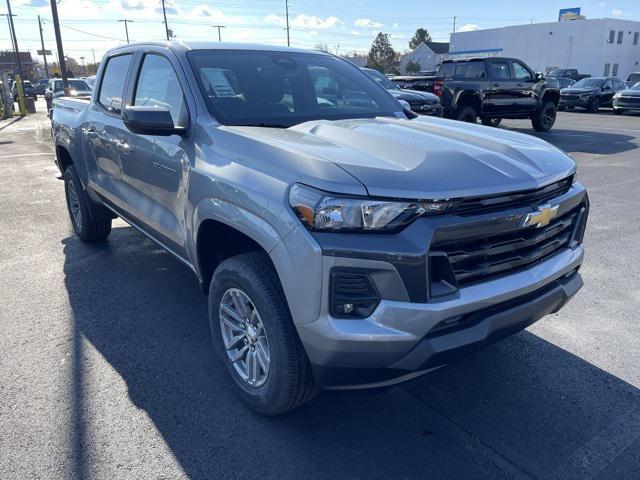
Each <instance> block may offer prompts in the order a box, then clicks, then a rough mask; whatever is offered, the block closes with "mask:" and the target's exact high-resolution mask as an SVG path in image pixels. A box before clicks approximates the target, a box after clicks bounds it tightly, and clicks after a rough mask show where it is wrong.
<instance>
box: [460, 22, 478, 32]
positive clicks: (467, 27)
mask: <svg viewBox="0 0 640 480" xmlns="http://www.w3.org/2000/svg"><path fill="white" fill-rule="evenodd" d="M474 30H480V25H476V24H475V23H466V24H464V25H463V26H462V27H460V29H459V30H456V31H457V32H473V31H474Z"/></svg>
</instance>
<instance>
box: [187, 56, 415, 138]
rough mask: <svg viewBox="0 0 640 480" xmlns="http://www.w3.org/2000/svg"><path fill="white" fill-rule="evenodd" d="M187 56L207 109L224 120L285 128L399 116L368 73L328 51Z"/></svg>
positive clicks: (392, 100)
mask: <svg viewBox="0 0 640 480" xmlns="http://www.w3.org/2000/svg"><path fill="white" fill-rule="evenodd" d="M188 57H189V60H190V63H191V65H192V68H193V70H194V73H195V75H196V78H197V80H198V83H199V87H200V91H201V92H202V96H203V97H204V99H205V101H206V103H207V106H208V108H209V110H210V111H211V114H212V115H213V116H214V117H215V118H216V119H217V120H218V121H219V122H220V123H222V124H225V125H257V126H273V127H290V126H292V125H296V124H298V123H302V122H306V121H309V120H320V119H327V120H339V119H345V118H373V117H376V116H394V117H397V116H398V115H402V114H401V110H402V109H401V107H400V105H399V104H398V102H397V101H396V100H395V99H394V98H393V97H392V96H391V95H389V94H388V93H387V92H385V91H384V90H383V89H381V88H380V87H379V86H377V85H376V84H375V82H373V81H372V80H371V78H370V77H369V76H368V75H366V74H364V73H363V72H361V71H360V69H359V68H357V67H356V66H354V65H352V64H351V63H349V62H348V61H346V60H342V59H339V58H336V57H333V56H330V55H324V54H317V53H298V52H269V51H244V50H195V51H192V52H189V53H188Z"/></svg>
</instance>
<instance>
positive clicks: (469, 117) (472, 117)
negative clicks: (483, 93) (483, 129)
mask: <svg viewBox="0 0 640 480" xmlns="http://www.w3.org/2000/svg"><path fill="white" fill-rule="evenodd" d="M456 120H460V121H461V122H467V123H478V112H477V111H476V109H475V108H473V107H472V106H469V105H467V106H464V107H460V108H459V109H458V111H457V113H456Z"/></svg>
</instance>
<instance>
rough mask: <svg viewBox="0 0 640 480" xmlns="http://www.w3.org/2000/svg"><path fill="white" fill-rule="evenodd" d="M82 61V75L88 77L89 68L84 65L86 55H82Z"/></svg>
mask: <svg viewBox="0 0 640 480" xmlns="http://www.w3.org/2000/svg"><path fill="white" fill-rule="evenodd" d="M80 61H81V62H82V76H83V77H86V76H87V69H86V67H85V66H84V57H80Z"/></svg>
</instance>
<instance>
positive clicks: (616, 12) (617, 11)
mask: <svg viewBox="0 0 640 480" xmlns="http://www.w3.org/2000/svg"><path fill="white" fill-rule="evenodd" d="M611 15H613V16H614V17H621V16H622V15H624V12H623V11H622V10H620V9H619V8H614V9H613V10H611Z"/></svg>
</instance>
